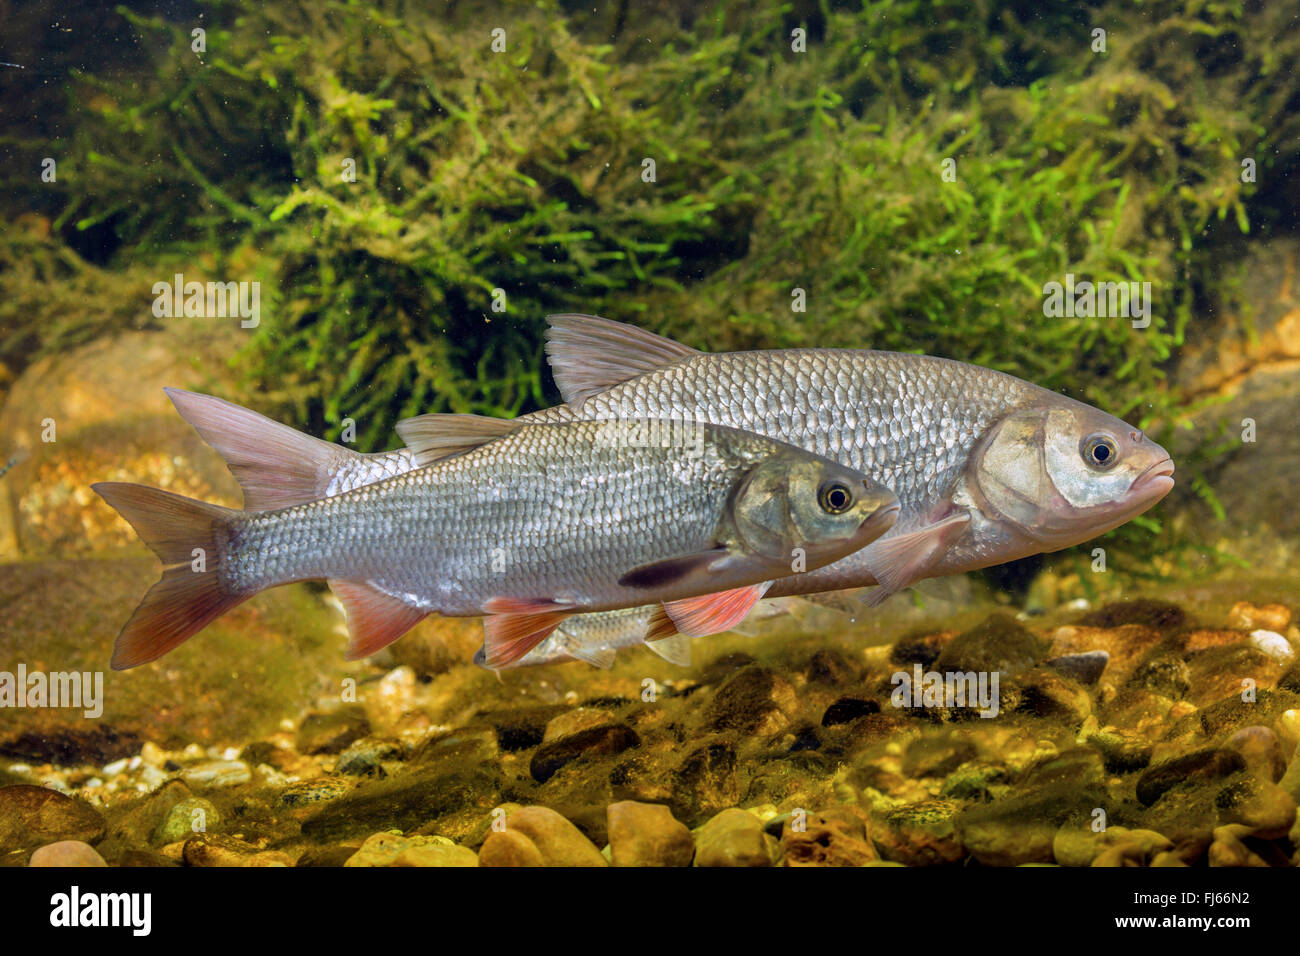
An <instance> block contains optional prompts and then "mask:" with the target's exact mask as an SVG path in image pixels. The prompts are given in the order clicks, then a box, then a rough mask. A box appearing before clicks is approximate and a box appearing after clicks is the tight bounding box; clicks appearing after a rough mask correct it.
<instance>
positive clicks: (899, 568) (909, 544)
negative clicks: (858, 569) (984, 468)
mask: <svg viewBox="0 0 1300 956" xmlns="http://www.w3.org/2000/svg"><path fill="white" fill-rule="evenodd" d="M969 525H970V515H969V514H967V513H966V512H964V511H962V512H958V513H956V514H952V515H949V516H948V517H946V518H942V519H940V520H939V521H936V522H933V523H932V524H927V525H924V526H923V527H920V528H917V529H916V530H914V531H905V532H903V533H902V534H886V535H885V536H884V537H883V538H877V539H876V540H875V541H873V542H872V543H871V544H869V545H867V547H866V548H864V549H863V552H862V553H863V555H864V557H865V558H866V565H867V568H868V570H870V571H871V576H872V577H874V578H875V579H876V582H877V583H878V584H879V585H880V587H878V588H876V589H875V590H874V591H872V592H871V593H870V594H868V595H867V596H866V597H865V598H863V601H864V603H866V605H867V606H868V607H876V606H877V605H879V604H881V603H883V602H884V601H885V600H886V599H887V598H889V596H890V595H892V594H895V593H896V592H898V591H901V590H902V589H903V588H905V587H907V586H908V585H909V584H911V583H912V582H914V581H919V580H921V579H922V578H923V577H925V576H926V575H927V574H928V573H929V572H930V571H931V569H933V568H934V567H935V566H936V565H937V564H938V563H939V561H940V560H941V559H942V558H943V556H944V554H946V553H947V551H948V549H949V548H950V547H952V545H953V544H955V543H956V541H957V539H958V538H959V537H961V535H962V533H963V532H965V530H966V528H967V527H968V526H969Z"/></svg>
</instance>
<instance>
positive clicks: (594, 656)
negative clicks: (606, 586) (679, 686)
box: [474, 605, 690, 668]
mask: <svg viewBox="0 0 1300 956" xmlns="http://www.w3.org/2000/svg"><path fill="white" fill-rule="evenodd" d="M654 611H655V608H654V606H652V605H643V606H641V607H629V608H620V609H618V610H615V611H596V612H593V613H591V614H575V615H574V616H573V617H571V618H569V619H568V620H566V621H565V622H564V623H563V624H561V625H560V626H559V627H557V628H556V629H555V630H554V631H552V632H551V634H550V636H549V637H547V638H546V640H544V641H542V643H540V644H538V645H537V646H536V647H534V648H533V649H532V650H531V651H529V652H528V653H527V654H525V655H524V656H523V657H521V658H520V659H519V660H517V661H515V662H513V663H512V664H510V665H508V666H509V667H535V666H538V665H542V664H559V663H563V662H565V661H575V660H578V661H585V662H586V663H588V664H591V665H592V666H594V667H600V668H608V667H612V666H613V664H614V657H615V655H616V654H617V653H618V652H619V651H620V650H622V649H623V648H625V647H636V646H638V645H640V644H642V643H644V642H645V634H646V629H647V628H648V627H649V626H650V621H651V618H652V617H653V614H654ZM646 647H648V648H650V649H651V650H652V651H655V652H656V653H658V654H661V655H666V656H667V657H668V659H670V660H674V662H675V663H682V664H683V665H688V664H689V663H690V643H689V640H688V639H681V638H680V637H678V638H671V637H670V638H665V639H664V640H659V641H651V642H650V643H648V644H646ZM683 654H684V659H682V656H681V655H683ZM474 663H476V664H478V665H479V666H480V667H487V654H486V652H485V651H483V650H482V649H480V650H479V651H478V652H477V653H476V654H475V655H474Z"/></svg>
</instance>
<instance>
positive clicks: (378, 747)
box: [334, 737, 405, 777]
mask: <svg viewBox="0 0 1300 956" xmlns="http://www.w3.org/2000/svg"><path fill="white" fill-rule="evenodd" d="M404 754H405V751H404V750H403V749H402V745H401V744H400V743H398V742H397V741H396V740H386V739H384V738H381V737H363V738H362V739H360V740H354V741H353V742H352V743H351V744H349V745H348V746H347V748H346V749H345V750H344V751H343V752H342V753H341V754H339V759H338V760H337V761H335V763H334V772H335V773H344V774H348V775H349V776H353V777H365V776H382V775H383V773H384V766H383V764H384V761H385V760H401V759H402V757H403V756H404Z"/></svg>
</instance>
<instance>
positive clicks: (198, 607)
mask: <svg viewBox="0 0 1300 956" xmlns="http://www.w3.org/2000/svg"><path fill="white" fill-rule="evenodd" d="M90 487H91V489H92V490H93V491H95V493H96V494H98V495H99V496H100V497H101V498H103V499H104V500H105V501H107V502H108V503H109V504H110V505H112V506H113V507H114V508H116V509H117V513H118V514H120V515H121V516H122V517H123V518H125V519H126V520H127V521H128V522H130V524H131V527H133V528H135V530H136V533H137V534H138V535H140V538H141V540H143V541H144V543H145V544H147V545H148V546H149V547H150V548H152V549H153V551H154V553H155V554H157V555H158V557H159V559H161V561H162V563H163V576H162V580H161V581H159V582H158V583H157V584H155V585H154V586H153V587H151V588H150V589H149V593H147V594H146V595H145V596H144V599H143V600H141V602H140V606H139V607H137V608H136V609H135V613H134V614H132V615H131V619H130V620H129V621H127V622H126V626H124V627H123V628H122V632H121V633H120V634H119V635H118V637H117V643H116V644H114V645H113V659H112V661H111V662H110V663H111V666H112V668H113V670H115V671H120V670H126V669H127V668H128V667H135V666H136V665H138V664H145V663H147V662H149V661H152V660H156V659H157V658H159V657H162V656H163V655H164V654H166V653H167V652H168V651H170V650H172V649H173V648H175V647H177V646H178V645H180V644H182V643H184V642H185V641H186V640H188V639H189V638H190V637H193V636H194V635H195V634H197V633H198V632H199V631H201V630H203V628H204V627H206V626H207V625H208V623H209V622H211V621H213V620H215V619H216V618H218V617H220V616H221V615H222V614H225V613H226V612H227V611H229V610H230V609H231V608H232V607H235V606H236V605H238V604H241V603H242V602H243V601H244V599H245V598H247V597H249V596H250V595H248V594H236V593H234V592H231V591H228V590H226V589H225V588H223V587H222V586H221V582H220V579H219V576H218V574H217V571H218V569H219V568H220V566H221V548H222V542H223V541H224V540H225V535H226V529H227V526H228V525H229V524H230V522H231V521H232V520H233V519H234V518H235V516H236V515H238V512H236V511H232V510H230V509H229V508H222V507H219V506H218V505H210V504H207V503H206V502H202V501H193V500H191V499H189V498H182V497H181V496H180V495H174V494H172V493H171V492H168V491H160V490H158V489H157V488H147V487H145V486H144V485H133V484H127V483H124V482H115V481H101V482H99V483H98V484H94V485H91V486H90ZM200 558H201V562H202V563H201V565H200V566H201V567H202V568H203V570H197V571H196V570H195V564H194V562H196V561H199V560H200Z"/></svg>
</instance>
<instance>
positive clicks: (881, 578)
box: [325, 315, 1174, 603]
mask: <svg viewBox="0 0 1300 956" xmlns="http://www.w3.org/2000/svg"><path fill="white" fill-rule="evenodd" d="M550 321H551V325H552V328H551V330H550V332H549V333H548V339H549V341H548V344H547V352H548V355H549V357H550V361H551V368H552V372H553V373H554V375H555V379H556V382H557V384H558V385H559V387H560V391H561V393H562V394H563V396H564V398H565V400H566V404H564V405H559V406H556V407H554V408H549V409H545V410H543V411H540V412H536V413H534V414H532V415H528V416H525V417H524V419H522V420H525V421H551V422H559V421H567V420H572V419H574V418H576V417H582V418H592V419H603V418H609V419H618V418H623V417H636V416H665V415H666V416H671V417H675V418H684V419H690V420H694V421H704V422H711V423H714V424H718V425H725V426H729V427H732V428H741V429H745V430H747V431H751V432H754V433H756V434H760V435H765V436H767V437H769V438H773V439H776V440H779V441H784V442H788V443H790V444H792V445H797V446H799V447H801V448H806V449H807V450H809V451H812V452H814V453H816V454H818V455H823V456H825V457H827V458H829V459H832V460H834V461H838V462H840V463H842V464H844V465H846V466H848V467H851V468H854V469H856V470H859V471H862V472H864V473H866V474H868V475H870V476H871V477H872V478H874V479H875V480H876V481H878V482H879V483H880V484H882V485H884V486H886V487H888V488H890V489H891V490H892V491H894V493H895V494H897V495H898V499H899V503H900V512H899V515H898V520H897V521H896V522H895V523H894V525H893V527H892V528H891V529H890V530H889V531H888V532H886V533H885V534H884V535H882V536H881V537H880V538H879V539H877V540H876V541H875V542H873V543H872V544H871V545H869V546H867V547H866V548H863V549H862V550H860V551H856V552H853V553H851V554H849V555H847V556H846V557H844V558H842V559H840V560H839V561H836V562H834V563H832V564H830V565H827V566H825V567H823V568H821V569H820V570H817V571H814V572H810V573H807V574H801V575H797V576H787V577H784V578H781V579H779V580H777V581H776V582H775V583H774V585H773V586H772V588H771V589H770V590H769V591H768V592H767V596H769V597H776V596H782V595H799V594H810V593H815V592H819V591H833V590H844V589H851V588H863V587H868V586H871V585H880V587H878V588H877V589H876V590H875V591H874V592H873V593H872V597H871V599H870V600H871V603H879V602H880V601H882V600H884V599H885V598H887V597H888V596H889V595H891V594H893V593H895V592H897V591H898V590H901V589H902V588H905V587H907V586H908V585H910V584H912V583H914V582H916V581H918V580H921V579H923V578H929V577H937V576H940V575H945V574H954V573H958V572H962V571H972V570H976V569H978V568H983V567H988V566H990V565H994V564H1000V563H1003V562H1006V561H1011V560H1014V559H1016V558H1021V557H1025V556H1028V555H1031V554H1038V553H1043V552H1050V551H1057V550H1060V549H1062V548H1066V547H1069V546H1071V545H1074V544H1078V543H1080V542H1083V541H1087V540H1089V539H1091V538H1094V537H1096V536H1097V535H1100V534H1102V533H1104V532H1106V531H1109V530H1110V529H1111V528H1114V527H1116V526H1118V525H1120V524H1123V523H1124V522H1126V521H1128V520H1130V519H1131V518H1133V517H1134V516H1136V515H1138V514H1141V513H1142V512H1143V511H1146V510H1147V509H1148V508H1150V507H1151V506H1152V505H1154V504H1155V503H1156V502H1157V501H1159V500H1160V499H1161V498H1163V497H1164V496H1165V495H1166V494H1168V492H1169V490H1170V489H1171V488H1172V487H1173V479H1172V477H1171V475H1172V473H1173V470H1174V466H1173V462H1172V461H1171V459H1170V457H1169V454H1168V453H1167V452H1166V451H1165V450H1164V449H1163V448H1162V447H1160V445H1158V444H1157V443H1156V442H1154V441H1152V440H1151V439H1150V438H1149V437H1147V436H1146V435H1144V434H1143V433H1142V432H1141V431H1140V430H1139V429H1137V428H1134V427H1132V426H1130V425H1127V424H1125V423H1124V422H1122V421H1120V420H1119V419H1118V418H1115V417H1114V416H1111V415H1108V414H1106V413H1105V412H1103V411H1101V410H1099V409H1096V408H1093V407H1092V406H1090V405H1085V404H1084V403H1082V402H1078V401H1075V400H1074V399H1071V398H1067V397H1066V396H1063V395H1059V394H1057V393H1055V392H1051V391H1048V390H1047V389H1044V388H1041V387H1040V386H1037V385H1034V384H1032V383H1030V382H1026V381H1023V380H1022V379H1018V378H1016V377H1014V376H1011V375H1007V374H1005V373H1003V372H998V371H994V370H992V369H987V368H983V367H981V366H977V365H970V364H967V363H964V362H957V361H953V360H950V359H943V358H937V357H934V356H926V355H911V354H904V353H897V352H881V351H872V350H865V349H781V350H765V351H752V352H724V353H706V352H699V351H697V350H695V349H691V348H688V347H686V346H683V345H681V344H679V343H676V342H673V341H672V340H670V339H665V338H663V337H662V336H658V335H654V334H652V333H649V332H646V331H644V330H641V329H638V328H635V327H633V326H628V325H624V324H622V323H618V322H611V321H609V320H607V319H601V318H598V317H595V316H582V315H561V316H552V317H551V320H550ZM405 455H406V453H405V452H400V451H399V452H389V453H382V454H378V455H367V456H356V457H355V458H353V459H351V460H350V461H349V462H347V464H346V465H344V466H342V467H340V468H337V469H336V470H335V471H333V472H331V473H330V475H329V476H328V477H327V478H326V479H325V481H326V483H330V482H333V483H335V484H337V485H338V486H339V487H344V486H352V485H354V484H355V483H364V482H365V481H366V480H369V479H370V476H373V475H378V474H385V473H387V472H389V471H391V470H395V469H398V470H400V469H402V468H405V467H411V462H410V461H409V460H407V458H406V457H405Z"/></svg>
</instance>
